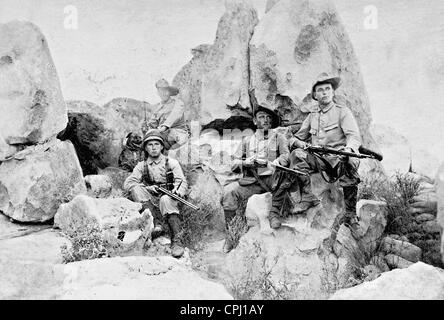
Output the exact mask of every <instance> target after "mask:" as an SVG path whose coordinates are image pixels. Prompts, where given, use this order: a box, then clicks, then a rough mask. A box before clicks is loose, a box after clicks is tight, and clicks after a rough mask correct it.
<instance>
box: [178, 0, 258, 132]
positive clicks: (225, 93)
mask: <svg viewBox="0 0 444 320" xmlns="http://www.w3.org/2000/svg"><path fill="white" fill-rule="evenodd" d="M225 9H226V10H225V13H224V15H223V16H222V18H221V19H220V21H219V25H218V28H217V32H216V39H215V41H214V43H213V44H212V45H211V46H200V47H197V48H195V49H193V56H194V57H193V59H192V60H191V62H190V63H189V64H188V65H186V66H185V67H184V68H183V69H182V70H181V71H180V72H179V73H178V74H177V75H176V77H175V78H174V80H173V84H174V85H176V86H177V87H179V88H180V90H181V92H182V93H181V95H182V98H183V100H184V102H185V104H188V105H189V107H190V108H191V112H190V114H189V118H190V119H191V120H199V121H200V123H201V124H203V125H205V124H207V123H209V122H211V121H213V120H215V119H227V118H229V117H230V116H231V115H235V114H236V113H239V112H241V113H242V114H248V112H251V108H250V100H249V96H248V88H249V46H248V44H249V41H250V39H251V36H252V34H253V30H254V27H255V25H256V24H257V22H258V18H257V13H256V10H255V9H254V8H253V6H252V4H251V3H250V2H249V1H247V0H229V1H226V2H225ZM227 105H228V106H231V107H235V108H234V111H233V112H232V110H230V109H229V108H227Z"/></svg>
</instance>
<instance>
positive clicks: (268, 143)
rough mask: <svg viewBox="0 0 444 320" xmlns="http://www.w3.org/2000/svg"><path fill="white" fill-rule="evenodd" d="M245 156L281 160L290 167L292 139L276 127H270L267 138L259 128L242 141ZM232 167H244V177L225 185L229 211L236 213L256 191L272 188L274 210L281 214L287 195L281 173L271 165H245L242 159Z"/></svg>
mask: <svg viewBox="0 0 444 320" xmlns="http://www.w3.org/2000/svg"><path fill="white" fill-rule="evenodd" d="M242 155H243V158H249V157H254V158H256V159H258V160H263V161H275V160H277V161H278V162H279V164H280V165H282V166H287V165H288V155H289V149H288V142H287V140H286V139H285V137H284V136H283V135H281V134H279V133H276V132H274V131H273V130H269V133H268V137H264V133H263V130H258V131H256V133H255V134H254V135H252V136H251V137H250V139H249V141H247V143H243V144H242ZM232 169H233V171H236V170H242V171H243V174H244V178H241V180H240V181H238V182H232V183H230V184H228V185H227V186H225V188H224V196H223V200H222V204H223V208H224V210H225V211H232V212H233V211H234V212H235V211H236V209H238V208H239V207H240V206H241V204H242V203H244V202H245V201H246V200H248V198H249V197H251V196H252V195H253V194H260V193H264V192H268V191H271V192H272V209H271V212H273V213H276V214H279V212H280V209H281V206H282V203H283V200H284V196H285V190H284V189H283V188H281V187H280V184H281V182H282V181H281V180H282V179H281V178H282V175H281V172H279V171H274V173H273V172H272V171H271V170H270V169H269V168H244V167H242V163H241V161H240V160H235V163H234V165H233V168H232ZM253 171H254V172H253ZM258 180H259V181H258ZM233 214H234V213H233Z"/></svg>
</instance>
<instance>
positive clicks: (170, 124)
mask: <svg viewBox="0 0 444 320" xmlns="http://www.w3.org/2000/svg"><path fill="white" fill-rule="evenodd" d="M156 88H157V93H158V94H159V96H160V103H158V104H157V105H155V109H154V113H153V114H152V115H151V117H150V119H149V120H148V121H147V122H146V123H144V124H143V125H142V131H143V133H144V134H145V133H146V132H147V131H148V130H149V129H158V130H159V132H160V134H161V135H162V139H163V141H164V148H165V150H169V149H170V148H171V147H173V146H174V147H178V146H181V145H183V144H184V143H185V142H186V141H187V140H188V136H189V135H188V126H187V124H186V121H185V111H184V104H183V102H182V100H180V99H179V98H177V97H175V98H173V96H176V95H177V94H178V93H179V89H178V88H176V87H173V86H170V85H169V84H168V82H167V81H166V80H165V79H161V80H159V81H157V82H156Z"/></svg>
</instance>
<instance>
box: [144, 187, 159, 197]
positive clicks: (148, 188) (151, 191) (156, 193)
mask: <svg viewBox="0 0 444 320" xmlns="http://www.w3.org/2000/svg"><path fill="white" fill-rule="evenodd" d="M146 189H147V190H148V192H149V193H151V194H152V195H155V196H157V195H159V191H157V186H147V187H146Z"/></svg>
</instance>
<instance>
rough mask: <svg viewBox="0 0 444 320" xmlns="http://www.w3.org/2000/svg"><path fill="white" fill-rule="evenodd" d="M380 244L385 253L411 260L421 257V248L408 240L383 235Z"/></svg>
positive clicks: (415, 260) (417, 259)
mask: <svg viewBox="0 0 444 320" xmlns="http://www.w3.org/2000/svg"><path fill="white" fill-rule="evenodd" d="M381 245H382V251H383V252H385V253H392V254H395V255H397V256H400V257H402V258H404V259H406V260H408V261H411V262H418V261H419V260H420V259H421V255H422V251H421V249H420V248H418V247H417V246H415V245H413V244H411V243H409V242H405V241H400V240H396V239H393V238H390V237H385V238H384V239H383V240H382V244H381Z"/></svg>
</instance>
